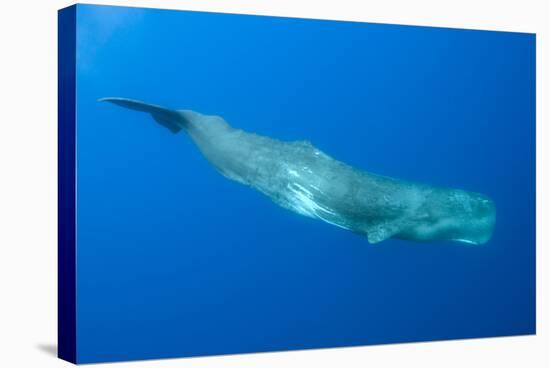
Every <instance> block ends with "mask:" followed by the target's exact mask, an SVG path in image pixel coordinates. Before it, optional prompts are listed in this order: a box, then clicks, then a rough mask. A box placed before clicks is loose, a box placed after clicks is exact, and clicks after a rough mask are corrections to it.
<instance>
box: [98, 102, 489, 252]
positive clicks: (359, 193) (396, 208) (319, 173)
mask: <svg viewBox="0 0 550 368" xmlns="http://www.w3.org/2000/svg"><path fill="white" fill-rule="evenodd" d="M101 101H108V102H112V103H115V104H117V105H120V106H123V107H126V108H130V109H133V110H138V111H143V112H148V113H150V114H151V115H152V117H153V118H154V119H155V120H156V121H157V122H158V123H159V124H161V125H163V126H164V127H166V128H168V129H169V130H170V131H172V132H173V133H177V132H179V131H181V130H185V131H186V132H187V133H188V134H189V136H190V137H191V139H192V140H193V141H194V142H195V144H196V145H197V147H198V148H199V149H200V151H201V152H202V154H203V155H204V156H205V157H206V158H207V159H208V161H209V162H210V163H211V164H212V165H213V166H214V167H216V169H217V170H218V171H219V172H220V173H221V174H223V175H224V176H225V177H227V178H229V179H232V180H235V181H237V182H239V183H242V184H246V185H249V186H251V187H253V188H255V189H257V190H259V191H260V192H262V193H264V194H265V195H266V196H268V197H269V198H270V199H271V200H272V201H273V202H275V203H277V204H278V205H280V206H282V207H284V208H287V209H289V210H291V211H294V212H297V213H299V214H301V215H305V216H309V217H312V218H317V219H320V220H323V221H325V222H327V223H330V224H333V225H336V226H339V227H341V228H344V229H347V230H350V231H353V232H356V233H358V234H362V235H366V236H367V238H368V241H369V242H370V243H378V242H380V241H382V240H385V239H388V238H399V239H407V240H416V241H428V240H454V241H462V242H466V243H471V244H483V243H485V242H487V241H488V240H489V239H490V238H491V234H492V231H493V227H494V224H495V207H494V204H493V202H492V201H491V200H490V199H489V198H487V197H486V196H484V195H482V194H478V193H473V192H467V191H463V190H459V189H448V188H438V187H433V186H429V185H423V184H417V183H411V182H407V181H403V180H398V179H394V178H389V177H385V176H381V175H376V174H372V173H368V172H365V171H361V170H358V169H355V168H353V167H351V166H349V165H347V164H345V163H342V162H340V161H337V160H335V159H333V158H332V157H330V156H328V155H326V154H325V153H323V152H321V151H320V150H319V149H317V148H315V147H314V146H313V145H311V143H309V142H307V141H296V142H284V141H280V140H277V139H272V138H268V137H264V136H260V135H257V134H253V133H247V132H245V131H243V130H240V129H235V128H233V127H231V126H230V125H229V124H228V123H227V122H226V121H225V120H224V119H223V118H221V117H219V116H209V115H203V114H199V113H197V112H194V111H190V110H170V109H166V108H163V107H160V106H156V105H151V104H146V103H143V102H140V101H136V100H130V99H125V98H117V97H112V98H104V99H101Z"/></svg>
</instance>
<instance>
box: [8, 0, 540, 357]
mask: <svg viewBox="0 0 550 368" xmlns="http://www.w3.org/2000/svg"><path fill="white" fill-rule="evenodd" d="M83 2H88V1H83ZM97 3H105V4H113V5H133V6H149V7H160V8H171V9H188V10H208V11H221V12H232V13H248V14H267V15H284V16H293V17H306V18H325V19H342V20H358V21H369V22H383V23H398V24H413V25H429V26H446V27H460V28H477V29H489V30H506V31H522V32H536V33H537V110H538V111H537V146H538V149H537V150H538V154H537V163H538V164H537V186H538V188H539V190H538V194H537V195H538V203H537V204H538V206H537V207H538V221H537V222H538V223H537V227H538V247H537V248H538V249H537V269H538V277H537V295H538V298H537V299H538V303H537V309H538V317H537V318H538V323H537V326H538V328H537V331H538V335H537V336H530V337H508V338H492V339H477V340H462V341H448V342H435V343H415V344H401V345H385V346H368V347H359V348H344V349H328V350H310V351H300V352H288V353H268V354H248V355H234V356H225V357H209V358H194V359H172V360H163V361H146V362H132V363H120V364H117V365H114V366H120V367H176V366H186V367H217V368H220V367H262V368H267V367H290V368H292V367H304V366H305V367H309V366H315V367H333V366H340V367H365V366H371V367H389V366H400V367H402V366H407V367H409V366H412V367H438V368H439V367H442V366H443V367H482V366H490V367H520V366H528V367H540V366H544V364H543V359H544V358H546V359H547V360H548V361H550V353H549V351H550V337H549V336H550V331H549V330H550V327H549V319H548V315H549V312H548V308H549V303H548V298H549V297H548V285H549V284H548V275H549V272H548V267H550V266H549V265H548V250H547V249H546V247H547V246H548V244H547V243H548V239H549V237H548V234H549V230H548V225H549V221H548V218H549V217H548V216H549V214H548V209H549V208H548V203H549V202H548V194H547V192H545V188H549V185H548V184H549V183H548V167H550V165H549V163H548V151H549V149H548V143H547V146H546V147H545V146H544V145H543V144H544V142H549V140H550V137H549V136H548V103H549V101H548V97H549V94H548V68H549V67H550V61H549V59H548V50H549V39H550V33H549V29H548V23H550V21H549V19H550V18H549V17H548V14H550V11H548V10H546V11H545V9H544V8H545V6H544V3H547V2H546V1H531V0H522V1H506V0H500V1H482V0H477V1H470V0H459V1H455V0H452V1H444V0H439V1H437V0H433V1H430V0H413V1H411V0H409V1H407V0H403V1H397V0H386V1H378V2H376V3H375V2H371V1H368V0H361V1H358V0H356V1H352V0H338V1H330V2H329V1H325V2H321V0H317V1H306V0H293V1H289V0H270V1H268V0H256V1H236V0H234V1H227V0H226V1H222V0H220V1H215V0H202V1H184V0H179V1H178V0H156V1H145V0H140V1H123V0H120V1H117V0H111V1H105V2H103V1H98V2H97ZM70 4H71V3H70V2H68V1H61V0H37V1H31V0H19V1H17V0H4V1H2V2H1V3H0V367H23V366H25V367H41V368H42V367H44V368H47V367H63V366H68V365H69V364H68V363H65V362H62V361H60V360H58V359H56V358H55V357H54V352H55V344H56V308H57V305H56V303H57V302H56V300H57V299H56V297H57V290H56V285H57V284H56V267H57V259H56V254H57V253H56V252H57V250H56V249H57V248H56V236H57V235H56V232H57V230H56V223H57V221H56V216H57V214H56V213H57V210H56V201H57V197H56V195H57V194H56V191H57V179H56V172H57V171H56V170H57V168H56V157H57V156H56V155H57V151H56V144H57V136H56V131H57V130H56V129H57V126H56V124H57V123H56V114H57V105H56V101H57V94H56V93H57V92H56V91H57V69H56V68H57V45H56V32H57V23H56V17H57V14H56V11H57V9H59V8H62V7H64V6H67V5H70ZM545 13H546V17H544V14H545ZM510 195H513V193H510ZM547 364H549V363H547ZM100 366H101V365H100ZM546 366H549V365H546Z"/></svg>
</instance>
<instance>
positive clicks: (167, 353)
mask: <svg viewBox="0 0 550 368" xmlns="http://www.w3.org/2000/svg"><path fill="white" fill-rule="evenodd" d="M105 96H122V97H129V98H136V99H140V100H144V101H147V102H150V103H155V104H159V105H164V106H167V107H171V108H178V109H192V110H195V111H199V112H202V113H206V114H217V115H220V116H223V117H224V118H225V119H226V120H227V121H228V122H229V123H230V124H232V125H233V126H235V127H238V128H241V129H244V130H247V131H250V132H255V133H257V134H261V135H266V136H269V137H273V138H278V139H281V140H302V139H305V140H309V141H311V142H312V143H313V144H314V145H315V146H316V147H318V148H319V149H321V150H322V151H324V152H326V153H327V154H329V155H331V156H333V157H335V158H336V159H338V160H341V161H343V162H346V163H349V164H351V165H353V166H355V167H357V168H361V169H364V170H366V171H369V172H374V173H378V174H383V175H387V176H392V177H397V178H403V179H407V180H411V181H418V182H424V183H429V184H433V185H438V186H446V187H455V188H461V189H465V190H469V191H475V192H480V193H483V194H485V195H487V196H489V197H490V198H492V199H493V201H494V202H495V204H496V208H497V222H496V228H495V232H494V235H493V238H492V239H491V241H489V242H488V243H487V244H484V245H480V246H472V245H467V244H462V243H453V242H427V243H420V242H412V241H401V240H386V241H384V242H381V243H379V244H376V245H371V244H369V243H368V242H367V240H366V238H364V237H361V236H358V235H356V234H354V233H352V232H348V231H345V230H342V229H339V228H336V227H334V226H330V225H328V224H326V223H323V222H320V221H315V220H312V219H309V218H306V217H302V216H299V215H297V214H294V213H292V212H289V211H287V210H285V209H282V208H280V207H278V206H277V205H275V204H274V203H272V202H271V201H270V200H269V199H267V198H266V197H264V196H263V195H261V194H260V193H258V192H256V191H254V190H252V189H251V188H248V187H245V186H242V185H239V184H237V183H235V182H231V181H229V180H227V179H226V178H224V177H222V176H221V175H219V173H217V172H216V171H215V170H214V169H213V167H212V166H211V165H210V164H209V163H208V162H207V161H206V160H205V159H204V157H202V156H201V154H200V152H199V151H198V150H197V149H196V147H195V146H194V145H193V143H192V142H191V140H190V139H189V138H188V137H187V136H186V135H185V133H183V132H182V133H179V134H175V135H174V134H172V133H170V132H169V131H168V130H166V129H163V128H162V127H161V126H159V125H158V124H156V123H155V122H154V121H153V120H152V119H151V118H150V117H149V116H147V115H145V114H139V113H136V112H132V111H128V110H125V109H121V108H119V107H116V106H113V105H110V104H105V103H99V102H97V99H98V98H101V97H105ZM534 332H535V36H534V35H532V34H520V33H505V32H486V31H468V30H455V29H441V28H429V27H407V26H395V25H382V24H365V23H352V22H334V21H319V20H303V19H287V18H274V17H257V16H242V15H227V14H225V15H224V14H208V13H193V12H179V11H178V12H176V11H163V10H151V9H148V10H145V9H139V8H121V7H106V6H92V5H78V8H77V338H78V340H77V341H78V342H77V349H78V350H77V351H78V360H79V362H97V361H111V360H128V359H144V358H158V357H173V356H195V355H209V354H227V353H240V352H256V351H272V350H285V349H304V348H314V347H315V348H316V347H333V346H347V345H362V344H378V343H396V342H409V341H420V340H439V339H455V338H472V337H489V336H502V335H518V334H532V333H534Z"/></svg>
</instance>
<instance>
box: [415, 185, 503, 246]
mask: <svg viewBox="0 0 550 368" xmlns="http://www.w3.org/2000/svg"><path fill="white" fill-rule="evenodd" d="M495 221H496V210H495V204H494V203H493V201H492V200H491V199H489V198H488V197H487V196H485V195H483V194H480V193H473V192H467V191H463V190H457V189H439V190H434V191H432V192H431V193H430V194H428V195H427V196H426V197H425V201H424V203H423V205H422V206H421V208H420V209H419V211H418V217H416V221H414V225H413V226H411V227H410V228H409V229H407V231H406V232H405V235H406V237H408V238H414V239H416V240H452V241H458V242H464V243H469V244H484V243H486V242H488V241H489V239H491V236H492V234H493V229H494V227H495Z"/></svg>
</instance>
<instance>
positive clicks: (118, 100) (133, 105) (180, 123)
mask: <svg viewBox="0 0 550 368" xmlns="http://www.w3.org/2000/svg"><path fill="white" fill-rule="evenodd" d="M98 101H100V102H111V103H113V104H115V105H119V106H122V107H125V108H127V109H131V110H136V111H142V112H148V113H150V114H151V116H152V117H153V119H155V121H156V122H157V123H159V124H160V125H162V126H163V127H165V128H167V129H168V130H170V131H171V132H172V133H174V134H175V133H178V132H179V131H180V130H182V129H183V128H185V126H186V124H187V121H186V119H185V118H184V117H183V116H182V115H181V114H180V113H179V112H178V111H176V110H171V109H167V108H165V107H162V106H158V105H152V104H148V103H145V102H142V101H138V100H132V99H130V98H122V97H104V98H100V99H99V100H98Z"/></svg>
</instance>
